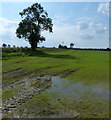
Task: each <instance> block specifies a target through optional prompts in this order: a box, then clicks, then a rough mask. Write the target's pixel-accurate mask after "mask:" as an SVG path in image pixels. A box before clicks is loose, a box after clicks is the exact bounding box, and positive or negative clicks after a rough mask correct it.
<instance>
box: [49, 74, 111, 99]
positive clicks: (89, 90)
mask: <svg viewBox="0 0 111 120" xmlns="http://www.w3.org/2000/svg"><path fill="white" fill-rule="evenodd" d="M68 81H69V80H68V79H63V78H60V77H59V76H53V77H52V85H51V87H50V88H49V89H47V91H48V92H56V93H58V94H61V95H62V96H66V97H72V98H84V99H85V98H93V99H103V100H109V91H106V90H105V89H104V85H102V84H96V85H92V86H87V85H85V84H83V83H81V82H76V83H70V82H68ZM110 94H111V93H110Z"/></svg>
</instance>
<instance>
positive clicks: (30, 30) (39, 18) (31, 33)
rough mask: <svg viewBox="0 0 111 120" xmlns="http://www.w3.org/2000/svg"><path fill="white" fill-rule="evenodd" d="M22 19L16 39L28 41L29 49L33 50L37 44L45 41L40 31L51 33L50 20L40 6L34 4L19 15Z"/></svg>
mask: <svg viewBox="0 0 111 120" xmlns="http://www.w3.org/2000/svg"><path fill="white" fill-rule="evenodd" d="M19 14H20V15H21V17H22V18H23V19H22V21H21V22H20V23H19V27H18V28H17V30H16V35H17V37H18V38H25V39H26V40H27V41H29V43H30V45H31V48H32V49H35V48H36V47H37V44H38V43H39V42H42V41H45V37H43V36H41V31H44V30H46V31H49V32H52V27H53V24H52V19H51V18H49V17H48V13H47V12H46V11H45V10H44V8H43V7H42V6H41V4H38V3H35V4H33V5H32V6H31V7H28V8H27V9H24V10H23V11H22V12H20V13H19Z"/></svg>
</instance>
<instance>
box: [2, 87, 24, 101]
mask: <svg viewBox="0 0 111 120" xmlns="http://www.w3.org/2000/svg"><path fill="white" fill-rule="evenodd" d="M22 88H23V87H22V86H21V85H19V86H17V87H13V88H9V89H8V90H4V91H2V92H3V93H2V99H3V100H6V99H9V98H11V97H13V96H15V95H17V94H18V93H19V92H20V90H22Z"/></svg>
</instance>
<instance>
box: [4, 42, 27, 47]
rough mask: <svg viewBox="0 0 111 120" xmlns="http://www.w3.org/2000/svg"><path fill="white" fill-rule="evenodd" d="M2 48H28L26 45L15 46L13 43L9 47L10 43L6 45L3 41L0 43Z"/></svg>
mask: <svg viewBox="0 0 111 120" xmlns="http://www.w3.org/2000/svg"><path fill="white" fill-rule="evenodd" d="M2 48H28V47H27V46H25V47H22V46H20V47H19V46H15V45H13V46H12V47H11V45H9V44H8V45H7V44H5V43H3V44H2Z"/></svg>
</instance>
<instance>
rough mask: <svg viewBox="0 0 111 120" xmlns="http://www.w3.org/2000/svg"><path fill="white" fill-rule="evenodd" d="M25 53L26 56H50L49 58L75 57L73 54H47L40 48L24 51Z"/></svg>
mask: <svg viewBox="0 0 111 120" xmlns="http://www.w3.org/2000/svg"><path fill="white" fill-rule="evenodd" d="M25 53H26V54H27V55H28V56H37V57H51V58H61V59H76V58H75V57H74V56H70V55H58V54H56V55H54V54H48V53H45V52H44V51H42V50H35V51H32V50H30V51H25Z"/></svg>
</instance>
